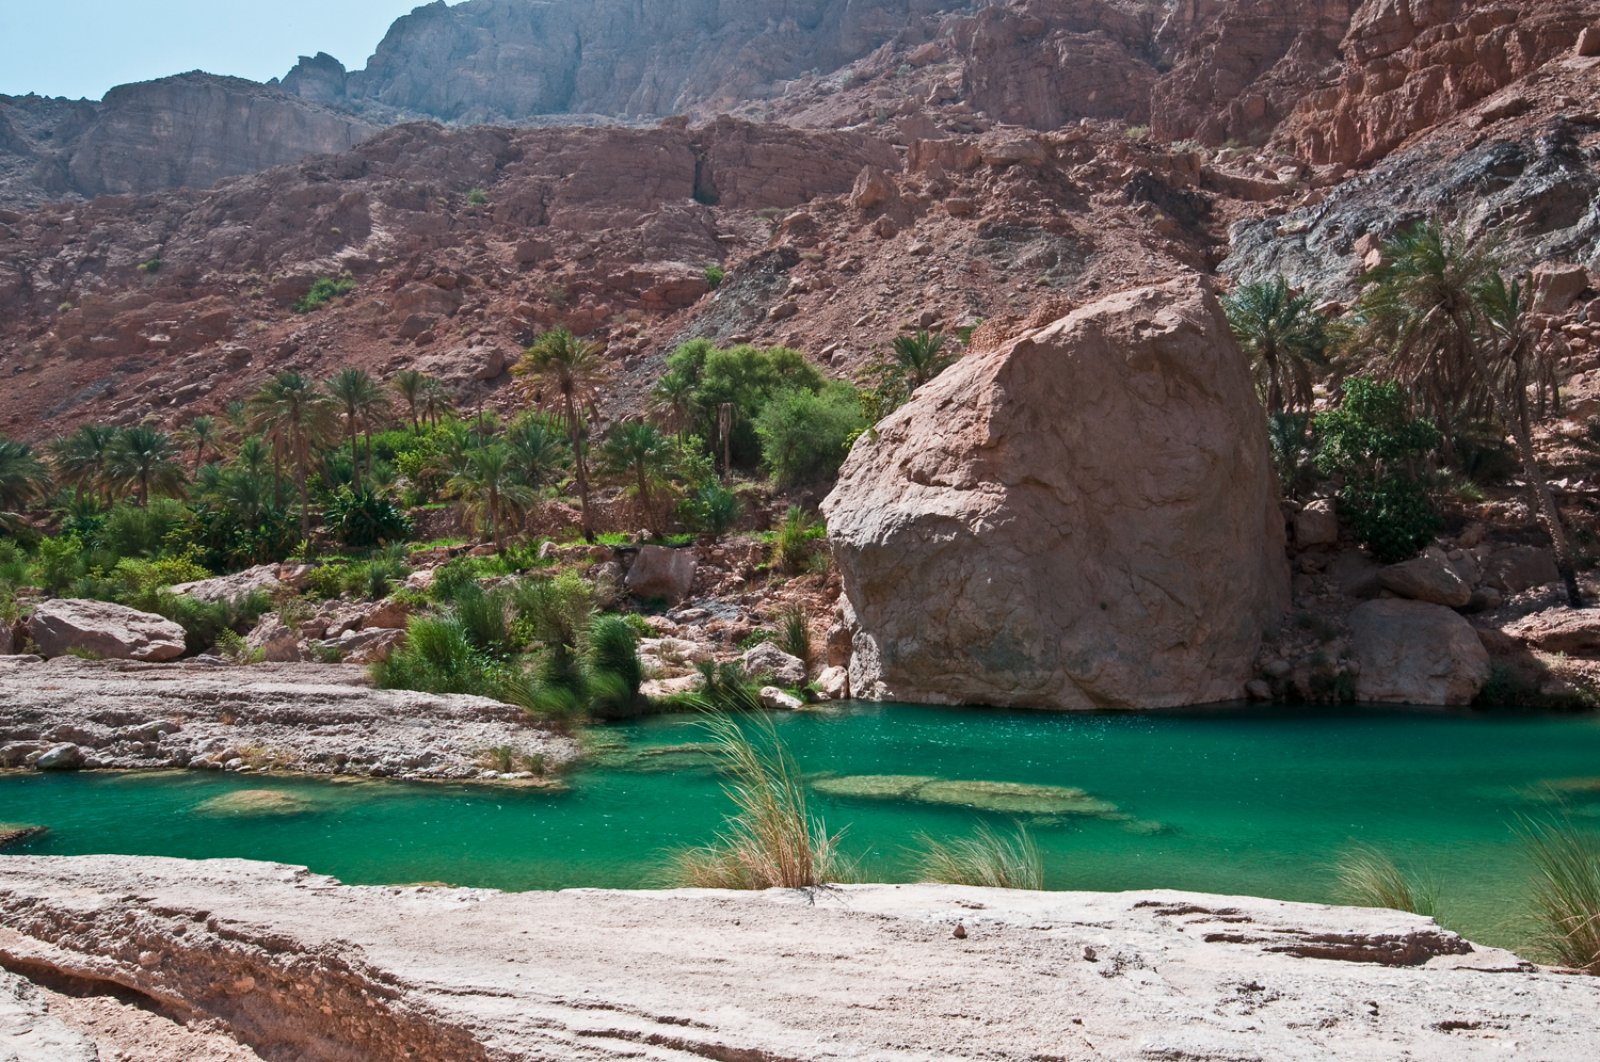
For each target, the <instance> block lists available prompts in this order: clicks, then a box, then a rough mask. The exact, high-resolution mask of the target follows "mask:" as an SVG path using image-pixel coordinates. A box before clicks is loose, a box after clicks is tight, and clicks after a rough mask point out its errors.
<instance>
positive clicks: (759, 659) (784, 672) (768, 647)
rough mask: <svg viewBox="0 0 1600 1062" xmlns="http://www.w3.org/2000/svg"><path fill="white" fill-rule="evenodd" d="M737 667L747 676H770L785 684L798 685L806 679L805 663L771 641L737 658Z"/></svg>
mask: <svg viewBox="0 0 1600 1062" xmlns="http://www.w3.org/2000/svg"><path fill="white" fill-rule="evenodd" d="M739 667H740V668H741V669H742V670H743V671H744V673H745V675H746V676H748V677H749V678H771V679H773V680H774V681H776V682H781V683H783V684H784V685H785V686H799V685H801V684H803V683H804V682H805V680H806V665H805V663H804V661H802V660H801V659H800V658H799V657H797V656H790V655H789V654H788V653H786V652H784V651H783V650H782V649H779V648H778V647H777V646H776V645H773V644H772V643H771V642H762V643H761V644H760V645H758V646H756V647H754V648H753V649H750V650H749V651H748V652H746V653H745V654H744V655H743V656H741V657H740V658H739Z"/></svg>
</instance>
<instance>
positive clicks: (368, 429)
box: [327, 369, 389, 491]
mask: <svg viewBox="0 0 1600 1062" xmlns="http://www.w3.org/2000/svg"><path fill="white" fill-rule="evenodd" d="M327 389H328V397H329V398H331V399H333V403H334V406H335V407H336V408H337V409H338V411H339V415H340V416H341V417H343V418H344V428H345V434H346V435H348V436H349V438H350V470H351V476H352V477H353V479H354V485H355V489H356V490H357V491H360V490H361V454H360V452H359V451H358V450H357V449H356V436H357V434H358V433H362V434H365V435H366V438H367V449H368V450H371V448H372V426H373V424H374V423H375V422H377V420H378V419H379V418H381V417H382V416H383V415H384V414H385V413H387V412H388V411H389V399H388V396H387V395H385V394H384V393H383V388H382V387H380V386H379V385H378V381H376V380H374V379H373V378H372V377H371V376H370V375H368V374H367V373H365V372H363V371H362V370H361V369H343V370H341V371H340V372H339V374H338V375H337V376H335V377H334V378H333V379H331V380H329V381H328V383H327Z"/></svg>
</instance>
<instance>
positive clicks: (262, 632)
mask: <svg viewBox="0 0 1600 1062" xmlns="http://www.w3.org/2000/svg"><path fill="white" fill-rule="evenodd" d="M244 644H245V645H246V646H247V647H249V648H250V649H252V650H254V651H257V652H260V653H262V654H263V655H262V659H263V660H265V661H267V662H268V663H272V664H292V663H297V662H299V661H302V660H309V659H311V651H310V650H309V649H307V648H306V646H305V643H303V642H302V641H301V640H300V632H299V631H297V630H295V629H294V628H293V627H290V626H288V625H287V624H285V623H284V622H283V620H281V619H279V618H278V614H277V613H276V612H269V613H267V614H266V615H265V616H263V617H261V622H259V623H257V624H256V626H255V629H254V630H252V631H251V632H250V633H249V634H247V635H245V639H244Z"/></svg>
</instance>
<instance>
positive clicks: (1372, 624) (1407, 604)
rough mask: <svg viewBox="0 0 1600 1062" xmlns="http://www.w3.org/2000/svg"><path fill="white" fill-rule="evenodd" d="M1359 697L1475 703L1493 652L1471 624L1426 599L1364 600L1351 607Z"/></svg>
mask: <svg viewBox="0 0 1600 1062" xmlns="http://www.w3.org/2000/svg"><path fill="white" fill-rule="evenodd" d="M1349 623H1350V655H1351V656H1352V657H1354V658H1355V660H1356V661H1357V662H1358V663H1359V664H1360V665H1361V667H1360V674H1359V675H1357V677H1356V700H1358V701H1366V702H1368V703H1374V704H1425V705H1466V704H1471V703H1472V700H1473V698H1474V697H1476V696H1477V695H1478V691H1479V690H1481V689H1483V684H1484V683H1485V682H1487V681H1488V680H1489V653H1488V651H1487V650H1485V649H1484V647H1483V643H1482V641H1480V640H1479V638H1478V634H1477V632H1476V631H1474V630H1473V629H1472V625H1471V624H1469V623H1468V622H1467V621H1466V620H1464V619H1462V618H1461V617H1460V616H1458V615H1457V614H1456V613H1454V612H1452V611H1450V610H1449V609H1448V608H1445V607H1443V606H1441V605H1434V604H1429V603H1427V602H1425V601H1402V600H1398V599H1384V600H1381V601H1366V602H1363V603H1362V604H1360V605H1357V606H1356V607H1355V608H1354V609H1353V610H1352V611H1351V613H1350V619H1349Z"/></svg>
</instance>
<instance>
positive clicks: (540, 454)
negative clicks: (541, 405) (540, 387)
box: [505, 413, 567, 490]
mask: <svg viewBox="0 0 1600 1062" xmlns="http://www.w3.org/2000/svg"><path fill="white" fill-rule="evenodd" d="M505 443H506V448H507V449H508V450H510V452H511V461H512V465H513V466H514V468H515V471H516V474H517V478H518V479H520V480H521V481H522V482H523V483H525V484H527V485H528V486H529V487H532V488H533V489H534V490H541V489H543V488H544V487H545V486H547V485H548V484H549V483H550V482H551V481H552V480H554V479H555V477H556V474H557V473H558V472H559V471H560V470H561V468H562V466H563V465H564V464H565V463H566V456H567V440H566V436H565V433H564V432H563V431H562V430H561V426H560V425H559V424H558V423H556V422H554V421H553V420H552V419H551V418H550V417H549V416H547V415H546V414H543V413H525V414H523V415H522V416H520V417H518V418H517V419H516V420H515V421H513V422H512V423H511V426H510V427H509V428H507V429H506V434H505Z"/></svg>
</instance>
